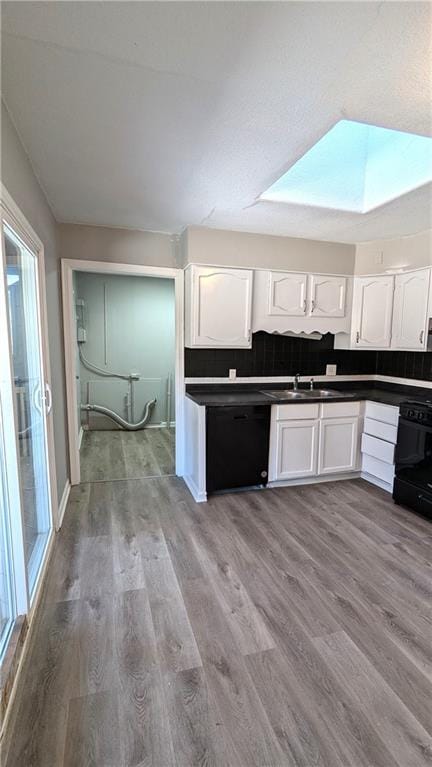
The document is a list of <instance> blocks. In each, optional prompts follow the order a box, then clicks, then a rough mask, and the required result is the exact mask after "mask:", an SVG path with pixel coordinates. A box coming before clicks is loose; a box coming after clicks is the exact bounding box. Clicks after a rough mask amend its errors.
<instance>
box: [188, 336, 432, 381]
mask: <svg viewBox="0 0 432 767" xmlns="http://www.w3.org/2000/svg"><path fill="white" fill-rule="evenodd" d="M333 343H334V336H333V335H332V334H331V333H327V334H326V335H325V336H323V337H322V339H321V340H320V341H314V340H311V339H308V338H291V337H289V336H281V335H275V334H270V333H264V332H259V333H254V334H253V337H252V349H185V375H186V377H187V378H204V377H212V378H214V377H220V376H223V377H225V376H228V370H229V368H236V369H237V376H283V375H286V376H291V375H295V373H301V375H306V376H307V375H310V376H313V375H324V374H325V369H326V365H327V364H335V365H337V372H338V374H339V375H342V374H345V375H348V374H351V375H353V374H367V373H369V374H374V373H380V374H381V375H390V376H399V377H401V378H417V379H420V380H421V379H424V380H427V381H432V352H392V351H383V352H376V351H369V350H365V351H357V350H355V351H351V350H340V349H334V348H333Z"/></svg>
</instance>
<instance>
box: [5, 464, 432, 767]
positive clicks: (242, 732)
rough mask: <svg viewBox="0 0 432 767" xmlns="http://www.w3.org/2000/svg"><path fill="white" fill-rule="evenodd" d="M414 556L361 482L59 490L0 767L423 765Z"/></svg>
mask: <svg viewBox="0 0 432 767" xmlns="http://www.w3.org/2000/svg"><path fill="white" fill-rule="evenodd" d="M431 552H432V526H431V524H430V522H428V521H427V520H424V519H422V518H420V517H418V516H415V515H414V514H413V513H411V512H409V511H408V510H405V509H403V508H400V507H397V506H394V505H393V503H392V500H391V498H390V497H389V496H388V495H387V494H386V493H384V492H382V491H380V490H378V489H376V488H374V487H373V486H372V485H368V484H367V483H365V482H363V481H362V480H354V481H344V482H338V483H328V484H321V485H315V486H303V487H298V488H294V487H292V488H280V489H274V490H265V491H262V492H247V493H235V494H234V493H232V494H225V495H221V496H218V497H214V498H212V499H211V500H210V501H209V503H208V504H195V503H194V502H193V500H192V499H191V497H190V495H189V493H188V491H187V489H186V488H185V486H184V484H183V482H182V480H180V479H177V478H172V477H165V478H163V477H162V478H157V479H145V480H138V481H125V482H112V483H110V482H106V483H93V484H83V485H81V486H79V487H75V488H73V490H72V495H71V499H70V502H69V505H68V509H67V512H66V518H65V522H64V525H63V528H62V530H61V531H60V533H59V535H58V537H57V540H56V544H55V550H54V553H53V558H52V561H51V565H50V569H49V574H48V579H47V582H46V588H45V591H44V597H43V603H42V607H41V610H40V613H39V615H38V617H37V623H36V625H35V628H34V639H33V643H32V647H31V650H30V652H29V654H28V656H27V659H26V661H25V666H24V670H23V675H22V677H21V683H20V690H19V692H18V697H17V701H16V705H15V707H14V710H13V715H12V719H11V722H10V727H9V730H8V738H7V740H6V742H5V743H4V745H3V759H4V761H3V762H2V765H4V766H5V767H63V766H66V767H88V766H89V765H95V766H97V767H108V765H109V766H110V767H132V765H133V766H134V767H138V765H139V766H140V767H144V766H145V767H173V766H174V765H179V766H180V765H181V767H193V766H194V765H197V766H198V765H200V767H204V766H205V767H210V766H211V765H212V766H213V767H254V766H255V765H257V766H258V765H259V766H260V767H276V766H277V767H282V766H283V767H285V766H286V765H290V766H291V765H292V767H300V766H301V767H314V766H315V765H319V766H320V767H422V766H423V765H431V764H432V738H431V732H432V717H431V714H432V708H431V700H432V697H431V677H432V665H431V653H432V647H431V637H432V617H431V597H432V579H431V570H432V568H431Z"/></svg>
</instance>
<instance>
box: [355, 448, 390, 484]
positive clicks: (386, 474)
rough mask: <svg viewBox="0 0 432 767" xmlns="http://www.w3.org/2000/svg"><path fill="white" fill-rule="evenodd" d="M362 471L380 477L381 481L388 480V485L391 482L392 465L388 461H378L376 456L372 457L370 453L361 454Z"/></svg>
mask: <svg viewBox="0 0 432 767" xmlns="http://www.w3.org/2000/svg"><path fill="white" fill-rule="evenodd" d="M362 471H363V472H366V473H367V474H372V476H373V477H378V479H382V480H383V482H388V484H389V485H392V484H393V480H394V466H392V465H391V464H390V463H384V461H380V460H378V458H373V457H372V456H371V455H363V458H362Z"/></svg>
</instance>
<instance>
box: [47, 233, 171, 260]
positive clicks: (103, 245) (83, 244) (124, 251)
mask: <svg viewBox="0 0 432 767" xmlns="http://www.w3.org/2000/svg"><path fill="white" fill-rule="evenodd" d="M59 236H60V255H61V258H79V259H83V260H86V261H107V262H109V263H121V264H142V265H144V266H167V267H174V266H176V262H175V239H176V238H175V237H172V236H171V235H169V234H159V233H157V232H140V231H137V230H134V229H114V228H109V227H105V226H84V225H80V224H59Z"/></svg>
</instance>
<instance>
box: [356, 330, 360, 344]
mask: <svg viewBox="0 0 432 767" xmlns="http://www.w3.org/2000/svg"><path fill="white" fill-rule="evenodd" d="M359 341H360V333H359V331H357V333H356V344H358V342H359Z"/></svg>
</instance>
